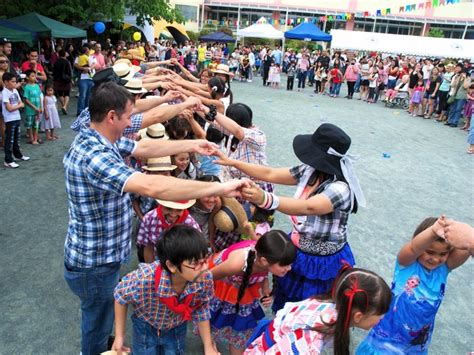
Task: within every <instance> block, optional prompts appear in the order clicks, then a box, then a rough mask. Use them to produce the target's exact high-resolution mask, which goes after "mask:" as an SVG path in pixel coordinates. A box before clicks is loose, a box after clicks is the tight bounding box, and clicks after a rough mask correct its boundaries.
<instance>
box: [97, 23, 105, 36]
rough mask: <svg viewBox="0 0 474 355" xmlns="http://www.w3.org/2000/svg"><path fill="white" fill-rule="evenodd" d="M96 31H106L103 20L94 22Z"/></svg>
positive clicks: (99, 32)
mask: <svg viewBox="0 0 474 355" xmlns="http://www.w3.org/2000/svg"><path fill="white" fill-rule="evenodd" d="M94 31H95V33H97V34H98V35H100V34H101V33H102V32H104V31H105V24H104V23H103V22H96V23H95V24H94Z"/></svg>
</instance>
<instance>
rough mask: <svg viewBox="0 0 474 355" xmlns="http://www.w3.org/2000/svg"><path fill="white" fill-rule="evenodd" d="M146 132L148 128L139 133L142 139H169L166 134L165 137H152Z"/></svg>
mask: <svg viewBox="0 0 474 355" xmlns="http://www.w3.org/2000/svg"><path fill="white" fill-rule="evenodd" d="M146 130H147V128H142V129H141V130H139V131H138V135H139V136H140V138H141V139H169V137H168V136H167V135H166V133H165V134H164V135H163V137H150V136H149V135H148V134H146Z"/></svg>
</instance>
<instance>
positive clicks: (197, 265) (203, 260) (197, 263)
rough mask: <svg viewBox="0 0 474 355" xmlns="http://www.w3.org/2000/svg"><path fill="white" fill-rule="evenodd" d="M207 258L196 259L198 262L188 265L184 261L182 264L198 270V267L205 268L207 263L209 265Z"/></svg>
mask: <svg viewBox="0 0 474 355" xmlns="http://www.w3.org/2000/svg"><path fill="white" fill-rule="evenodd" d="M207 259H208V258H205V259H201V260H198V261H196V263H195V264H193V265H186V264H185V263H182V264H181V265H182V266H184V267H186V268H188V269H191V270H194V271H196V270H198V269H201V268H203V267H204V266H205V265H207Z"/></svg>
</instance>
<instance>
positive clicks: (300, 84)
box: [298, 71, 308, 89]
mask: <svg viewBox="0 0 474 355" xmlns="http://www.w3.org/2000/svg"><path fill="white" fill-rule="evenodd" d="M307 75H308V71H300V72H299V73H298V89H299V88H303V89H304V87H305V84H306V76H307Z"/></svg>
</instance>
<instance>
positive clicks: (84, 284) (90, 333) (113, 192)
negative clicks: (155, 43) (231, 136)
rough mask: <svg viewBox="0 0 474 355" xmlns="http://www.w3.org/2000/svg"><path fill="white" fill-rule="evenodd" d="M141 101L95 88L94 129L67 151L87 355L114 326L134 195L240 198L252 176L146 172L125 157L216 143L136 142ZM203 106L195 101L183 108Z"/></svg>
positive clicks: (207, 148) (100, 347) (73, 281)
mask: <svg viewBox="0 0 474 355" xmlns="http://www.w3.org/2000/svg"><path fill="white" fill-rule="evenodd" d="M133 105H134V98H133V96H132V95H131V94H130V93H129V92H128V91H127V90H126V89H124V88H123V87H120V86H118V85H117V84H115V83H112V82H108V83H103V84H101V85H99V86H98V87H96V88H95V89H94V92H93V94H92V96H91V100H90V103H89V110H90V114H91V125H90V128H84V129H81V131H80V132H79V134H78V135H77V136H76V138H75V140H74V142H73V143H72V145H71V147H70V149H69V151H68V152H67V153H66V155H65V156H64V160H63V163H64V168H65V178H66V192H67V194H68V207H69V226H68V232H67V236H66V241H65V248H64V249H65V252H64V254H65V255H64V263H65V273H64V276H65V279H66V282H67V283H68V286H69V287H70V289H71V290H72V292H73V293H74V294H76V295H77V296H78V297H79V298H80V300H81V310H82V325H81V330H82V345H81V349H82V354H83V355H89V354H100V353H101V352H103V351H105V350H107V341H108V336H109V334H110V332H111V331H112V327H113V319H114V315H113V289H114V287H115V285H116V284H117V282H118V279H119V270H120V264H121V263H124V262H126V261H127V260H128V259H129V257H130V249H131V228H132V224H131V216H132V204H131V201H130V197H129V193H135V194H139V195H144V196H147V197H153V198H161V199H165V200H185V199H193V198H200V197H203V196H215V195H230V196H239V195H240V189H241V187H242V186H247V185H248V182H247V181H236V180H235V181H229V182H227V183H223V184H219V183H206V182H200V181H185V180H180V179H176V178H171V177H166V176H160V175H146V174H143V173H139V172H137V171H134V170H133V169H132V168H130V167H128V166H127V165H126V164H125V162H124V160H123V158H124V157H127V156H129V155H132V156H138V157H141V158H145V159H146V158H151V157H159V156H168V155H173V154H178V153H180V152H197V153H200V154H211V153H213V152H214V150H215V149H216V147H215V146H214V145H213V144H211V143H209V142H207V141H200V140H193V141H191V140H182V141H179V142H177V141H176V142H172V141H163V140H160V141H156V140H155V141H153V140H143V141H140V142H135V141H132V140H130V139H128V138H125V137H122V134H123V131H124V130H125V129H126V128H127V127H130V125H131V120H130V116H131V113H132V110H133ZM198 105H200V102H199V100H198V99H196V98H188V99H187V100H186V101H185V105H184V107H186V108H193V107H196V106H198Z"/></svg>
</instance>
